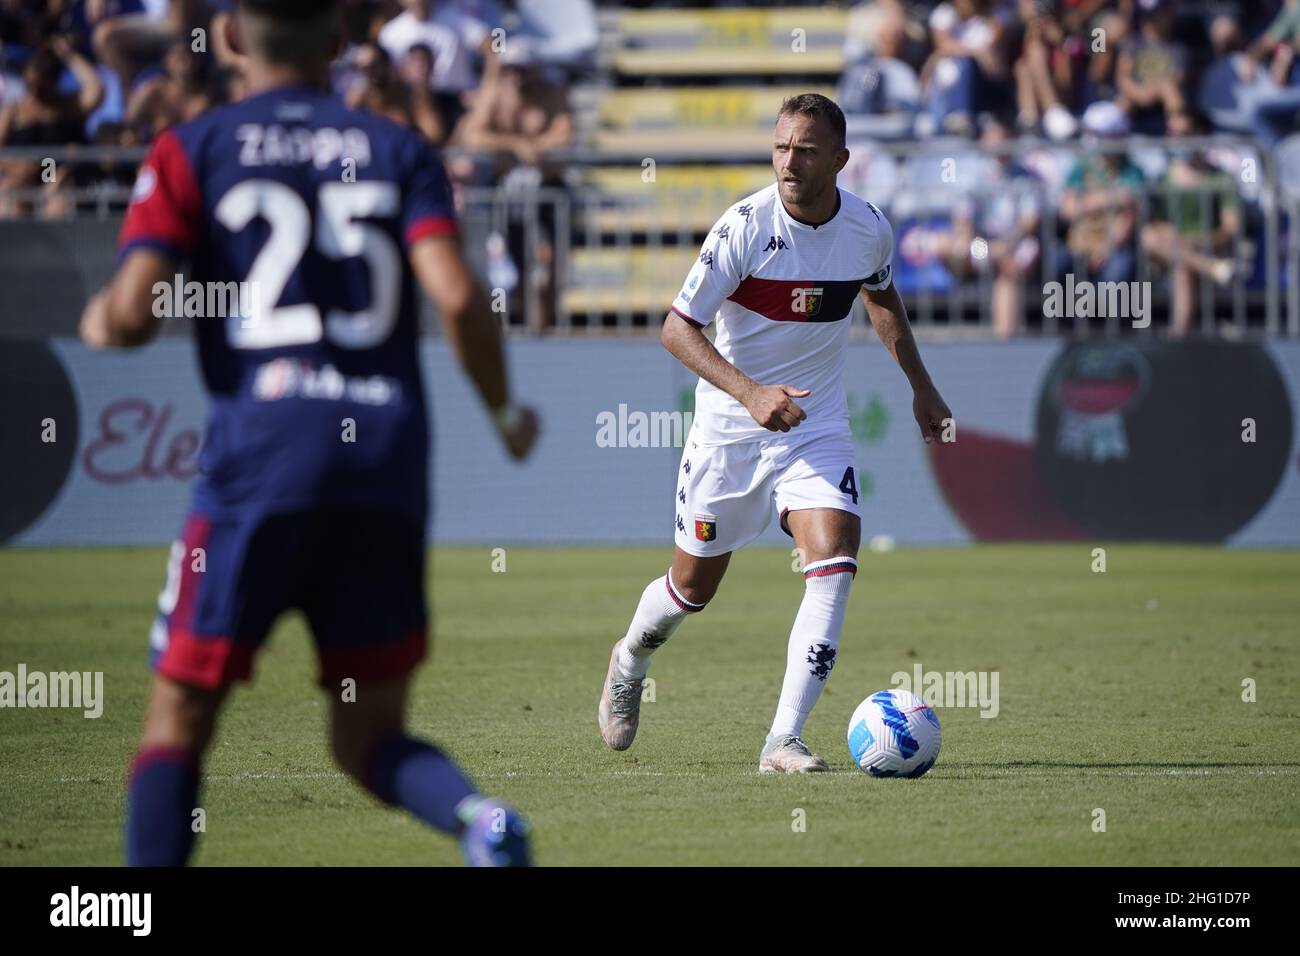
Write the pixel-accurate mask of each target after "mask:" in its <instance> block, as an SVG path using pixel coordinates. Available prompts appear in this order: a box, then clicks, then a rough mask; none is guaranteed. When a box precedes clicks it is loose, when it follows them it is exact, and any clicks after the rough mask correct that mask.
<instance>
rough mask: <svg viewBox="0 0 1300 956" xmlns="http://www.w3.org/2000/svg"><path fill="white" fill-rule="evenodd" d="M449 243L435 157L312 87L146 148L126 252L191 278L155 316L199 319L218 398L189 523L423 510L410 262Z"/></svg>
mask: <svg viewBox="0 0 1300 956" xmlns="http://www.w3.org/2000/svg"><path fill="white" fill-rule="evenodd" d="M455 231H456V223H455V218H454V213H453V208H452V196H451V189H450V186H449V184H448V181H447V177H446V173H445V171H444V169H443V166H442V162H441V160H440V158H439V156H438V155H437V152H436V151H435V150H434V149H433V147H432V146H430V145H429V144H428V143H427V142H426V141H425V140H424V139H422V138H421V137H420V136H419V135H418V134H417V133H415V132H414V131H412V130H409V129H406V128H404V127H401V126H399V125H397V124H395V123H392V122H390V121H388V120H385V119H381V118H379V117H376V116H374V115H371V114H368V113H362V112H359V111H356V110H351V109H348V108H347V107H345V106H344V105H343V104H342V103H341V102H339V101H338V100H337V99H336V98H334V97H333V96H331V95H329V94H326V93H323V92H319V91H316V90H311V89H297V88H292V89H289V88H286V89H275V90H271V91H268V92H264V93H262V94H259V95H257V96H253V97H251V98H249V99H247V100H244V101H242V102H239V103H235V104H232V105H230V106H226V107H223V108H220V109H217V110H214V111H212V112H210V113H207V114H205V115H203V116H202V117H199V118H198V119H196V120H193V121H191V122H188V123H184V124H182V125H179V126H177V127H174V128H173V129H170V130H168V131H166V132H165V133H163V134H162V135H161V136H159V137H158V139H157V140H156V141H155V143H154V146H153V148H152V150H151V152H150V155H149V157H148V159H147V160H146V161H145V163H144V166H143V167H142V168H141V171H140V174H139V178H138V179H137V182H136V187H135V193H134V195H133V197H132V201H131V205H130V208H129V210H128V212H127V216H126V221H125V223H124V224H123V227H122V233H121V237H120V240H119V250H120V256H123V257H124V256H126V255H127V254H129V253H130V252H131V251H132V250H136V249H141V248H148V249H153V250H157V251H160V252H162V253H163V254H165V255H167V256H169V257H171V258H172V259H174V260H176V262H177V263H178V266H179V264H180V263H181V262H184V261H187V262H188V263H189V270H188V273H187V274H186V275H185V276H184V278H183V279H182V278H181V276H180V275H179V274H178V276H177V280H176V281H175V282H174V283H173V284H172V288H170V289H166V290H164V289H161V288H157V289H156V290H155V291H156V293H157V298H156V303H155V314H156V315H166V316H178V315H181V314H184V315H186V316H189V317H192V318H193V319H194V328H195V335H196V339H197V342H198V353H199V362H200V365H201V369H202V375H203V380H204V383H205V385H206V388H207V390H208V393H209V395H210V399H211V408H210V411H209V415H208V421H207V430H206V435H205V439H204V446H203V451H202V453H201V455H200V459H199V461H200V474H199V477H198V479H197V483H196V487H195V491H194V499H195V500H194V505H195V508H196V510H198V511H200V512H203V513H205V514H209V515H212V516H214V517H215V516H220V515H223V514H232V515H233V514H240V515H248V514H249V513H277V512H280V513H282V512H292V511H309V510H314V509H319V508H327V507H381V508H384V509H398V510H402V511H406V512H409V513H412V514H416V515H421V516H422V515H424V514H425V513H426V511H427V474H428V471H427V469H428V446H429V438H428V419H427V414H426V410H425V405H424V390H423V386H422V383H421V377H420V367H419V358H418V332H419V328H418V299H417V297H416V296H417V293H416V288H415V285H416V284H415V281H414V275H413V273H412V270H411V267H410V264H409V261H408V258H407V251H408V249H409V248H410V246H411V245H412V244H414V243H415V242H417V241H419V240H420V239H422V238H424V237H426V236H435V235H448V234H454V233H455Z"/></svg>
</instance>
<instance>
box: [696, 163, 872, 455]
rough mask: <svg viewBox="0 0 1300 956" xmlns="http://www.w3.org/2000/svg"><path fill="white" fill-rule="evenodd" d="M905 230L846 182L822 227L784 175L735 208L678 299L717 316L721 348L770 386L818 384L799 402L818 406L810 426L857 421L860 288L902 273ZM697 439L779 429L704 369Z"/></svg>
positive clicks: (700, 323) (702, 317)
mask: <svg viewBox="0 0 1300 956" xmlns="http://www.w3.org/2000/svg"><path fill="white" fill-rule="evenodd" d="M893 254H894V234H893V230H891V229H890V227H889V222H888V221H887V220H886V219H885V217H884V214H883V213H881V212H880V210H879V209H877V208H876V207H875V206H873V205H872V204H871V203H869V202H867V201H866V200H864V199H860V198H858V197H857V196H855V195H853V193H851V192H849V191H848V190H846V189H840V190H839V207H838V209H837V210H836V212H835V214H834V215H833V216H832V217H831V218H830V219H829V220H828V221H826V222H824V223H822V224H821V225H819V226H810V225H807V224H805V223H802V222H799V221H798V220H797V219H794V218H793V217H791V215H790V214H789V213H788V212H786V210H785V205H784V204H783V203H782V202H781V197H780V196H779V195H778V194H777V186H776V183H773V184H772V185H771V186H768V187H767V188H766V189H763V190H760V191H759V192H756V193H754V194H753V195H752V196H748V197H746V198H745V199H743V200H741V201H740V202H739V203H737V204H736V205H735V206H732V207H731V208H730V209H729V210H727V212H726V213H725V214H724V215H723V216H722V218H721V219H719V220H718V222H717V224H716V225H715V226H714V228H713V231H712V232H710V233H709V235H708V237H707V238H706V239H705V240H704V245H703V248H702V249H701V251H700V258H699V260H698V261H697V262H696V263H695V265H694V266H693V267H692V268H691V271H690V273H689V274H688V275H687V277H686V282H685V284H684V285H683V286H682V289H681V291H680V292H679V293H677V298H675V299H674V300H673V311H674V312H676V313H677V314H678V315H679V316H681V317H682V318H683V319H685V320H686V321H688V322H691V323H692V324H694V325H695V326H697V327H699V328H703V327H705V326H706V325H708V324H709V323H711V322H712V321H713V320H714V318H715V317H716V319H717V321H718V330H717V335H716V337H715V339H714V346H715V347H716V348H717V350H718V351H719V352H720V353H721V355H722V357H723V358H725V359H726V360H727V361H728V362H730V363H731V364H732V365H734V366H736V368H738V369H740V370H741V371H742V372H744V373H745V374H746V375H748V376H749V377H750V378H752V379H754V380H755V381H756V382H758V383H760V384H762V385H791V386H794V387H796V388H806V389H809V390H810V391H811V392H812V394H811V395H809V396H808V397H807V398H796V399H794V401H795V402H796V403H797V404H798V405H799V406H800V407H801V408H802V409H803V410H804V411H805V412H806V413H807V414H808V419H807V420H806V421H804V422H802V423H801V424H800V425H799V427H798V429H797V430H798V431H799V432H800V433H802V434H805V435H807V434H812V433H819V432H821V431H823V430H835V429H845V430H847V428H848V417H849V411H848V404H847V402H846V400H845V397H844V351H845V345H846V344H847V342H848V335H849V316H850V315H851V310H852V308H853V300H854V299H855V298H856V297H857V295H858V291H859V290H860V289H862V288H867V289H870V290H872V291H876V290H880V289H886V288H888V287H889V284H890V282H891V281H892V276H891V272H890V260H891V259H892V258H893ZM694 432H695V434H696V439H695V440H696V441H698V442H700V443H701V444H712V445H717V444H730V443H732V442H739V441H749V440H752V439H755V438H764V437H766V438H770V437H771V436H772V432H770V431H769V430H768V429H766V428H764V427H763V426H762V425H760V424H758V422H756V421H754V419H753V418H752V417H751V416H750V414H749V412H747V411H746V410H745V407H744V406H743V405H741V404H740V403H739V402H738V401H736V400H735V399H734V398H732V397H731V396H730V395H728V394H727V393H726V392H724V391H722V390H721V389H719V388H715V387H714V386H712V385H710V384H709V383H708V382H706V381H704V379H700V383H699V385H698V386H697V387H696V390H695V426H694Z"/></svg>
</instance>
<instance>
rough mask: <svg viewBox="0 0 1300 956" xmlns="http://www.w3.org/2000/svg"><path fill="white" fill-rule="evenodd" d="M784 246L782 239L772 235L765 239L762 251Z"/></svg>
mask: <svg viewBox="0 0 1300 956" xmlns="http://www.w3.org/2000/svg"><path fill="white" fill-rule="evenodd" d="M784 248H785V240H784V239H782V238H781V237H780V236H773V237H772V238H771V239H769V240H767V245H766V246H764V247H763V251H764V252H771V251H772V250H773V249H784Z"/></svg>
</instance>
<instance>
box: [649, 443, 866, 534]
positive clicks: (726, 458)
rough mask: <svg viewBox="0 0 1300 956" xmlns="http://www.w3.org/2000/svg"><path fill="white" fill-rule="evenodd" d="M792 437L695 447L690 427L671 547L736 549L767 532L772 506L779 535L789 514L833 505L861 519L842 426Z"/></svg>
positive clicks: (851, 452)
mask: <svg viewBox="0 0 1300 956" xmlns="http://www.w3.org/2000/svg"><path fill="white" fill-rule="evenodd" d="M799 432H800V429H799V428H795V429H794V430H793V431H789V432H775V433H773V437H772V438H765V439H759V440H757V441H747V442H736V443H734V444H729V445H700V444H698V443H697V441H696V435H695V431H694V429H692V432H691V434H690V435H689V436H687V439H686V447H685V449H684V451H683V452H682V463H681V467H680V468H679V469H678V471H677V490H676V495H677V496H676V498H675V499H674V504H675V505H676V508H677V518H676V521H675V523H674V536H675V540H676V543H677V546H678V547H679V548H681V549H682V550H683V551H685V552H687V553H688V554H693V555H695V556H696V557H701V558H708V557H714V556H715V555H720V554H726V553H727V552H729V551H735V550H737V549H738V548H743V547H744V546H745V545H747V544H749V542H751V541H753V540H754V539H755V538H757V537H758V536H759V535H760V534H762V533H763V531H764V530H765V529H766V528H767V525H768V523H769V522H770V521H771V520H772V509H773V506H775V507H776V509H777V511H778V512H779V513H780V516H781V517H780V522H781V530H782V531H784V532H785V533H786V534H789V533H790V529H789V528H788V527H787V526H786V522H785V516H786V514H787V513H788V512H790V511H799V510H800V509H803V508H837V509H839V510H840V511H847V512H849V513H850V514H855V515H861V514H862V511H861V509H859V507H858V470H857V468H856V467H855V465H854V462H853V455H854V446H853V436H852V434H851V433H850V432H849V430H848V428H847V427H845V428H844V429H843V430H839V429H837V430H835V431H829V432H827V431H823V432H820V433H817V434H812V435H801V434H800V433H799Z"/></svg>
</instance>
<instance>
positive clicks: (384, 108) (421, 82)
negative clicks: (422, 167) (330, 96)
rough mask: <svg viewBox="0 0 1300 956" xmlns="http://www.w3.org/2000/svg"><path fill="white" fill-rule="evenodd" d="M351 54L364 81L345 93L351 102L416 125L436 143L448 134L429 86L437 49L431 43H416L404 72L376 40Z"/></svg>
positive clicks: (407, 55)
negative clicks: (397, 67) (428, 45)
mask: <svg viewBox="0 0 1300 956" xmlns="http://www.w3.org/2000/svg"><path fill="white" fill-rule="evenodd" d="M350 55H351V57H352V59H353V63H354V65H355V66H356V68H357V70H358V72H359V75H360V82H359V83H357V84H356V85H355V86H353V87H352V89H350V90H349V91H348V92H347V94H346V96H345V97H344V98H345V100H346V102H347V104H348V105H349V106H352V107H354V108H358V109H364V110H368V111H370V112H372V113H377V114H379V115H380V116H386V117H387V118H388V119H391V120H393V121H394V122H396V123H401V124H402V125H403V126H411V127H414V128H416V129H418V130H419V131H420V132H421V133H423V134H424V135H425V137H426V138H428V139H429V140H430V141H431V142H433V143H441V142H443V141H444V140H445V139H446V138H447V128H446V125H445V124H444V122H443V118H442V116H441V115H440V114H439V112H438V108H437V105H436V103H435V101H434V98H433V91H432V90H430V89H429V74H430V72H432V70H433V53H432V51H430V50H429V48H428V47H426V46H424V45H423V44H418V45H416V46H414V47H412V48H411V49H410V51H409V52H408V53H407V54H406V63H405V69H404V70H403V71H402V72H401V73H399V72H398V71H397V70H395V69H394V68H393V65H392V62H391V61H390V60H389V59H388V54H387V53H385V52H384V51H383V48H382V47H380V46H378V45H376V44H374V43H363V44H361V45H360V46H359V47H357V48H356V49H355V50H354V51H353V52H352V53H351V54H350Z"/></svg>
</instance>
